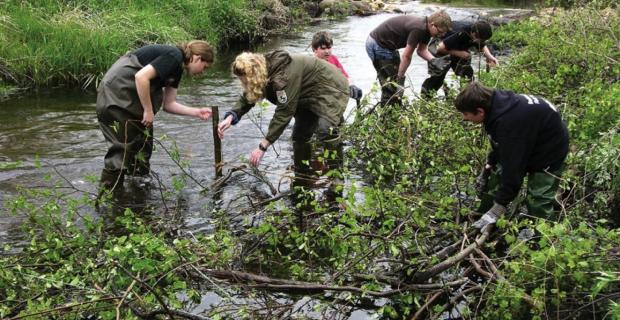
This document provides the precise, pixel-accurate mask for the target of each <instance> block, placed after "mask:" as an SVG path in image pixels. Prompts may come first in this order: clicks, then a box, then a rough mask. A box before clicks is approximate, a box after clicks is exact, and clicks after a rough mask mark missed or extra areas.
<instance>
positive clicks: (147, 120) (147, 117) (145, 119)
mask: <svg viewBox="0 0 620 320" xmlns="http://www.w3.org/2000/svg"><path fill="white" fill-rule="evenodd" d="M154 119H155V114H154V113H153V111H151V112H149V111H146V110H145V111H144V113H143V114H142V121H141V122H142V124H143V125H144V126H145V127H150V126H152V125H153V120H154Z"/></svg>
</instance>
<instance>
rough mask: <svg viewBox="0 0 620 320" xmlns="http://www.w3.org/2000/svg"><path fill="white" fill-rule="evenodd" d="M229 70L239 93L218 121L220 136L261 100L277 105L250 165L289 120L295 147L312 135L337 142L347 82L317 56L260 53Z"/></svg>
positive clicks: (241, 59)
mask: <svg viewBox="0 0 620 320" xmlns="http://www.w3.org/2000/svg"><path fill="white" fill-rule="evenodd" d="M232 71H233V73H234V74H235V75H236V76H238V77H239V80H240V81H241V84H242V86H243V94H242V95H241V97H240V98H239V101H238V102H237V104H236V106H235V107H234V108H233V109H232V110H231V111H228V112H226V113H225V115H224V120H222V121H221V122H220V123H219V126H218V133H219V136H220V138H223V137H224V131H226V130H227V129H228V128H230V126H231V125H234V124H237V123H238V122H239V120H240V119H241V117H242V116H243V115H244V114H246V113H247V112H248V111H249V110H250V109H251V108H252V107H253V106H254V105H255V104H256V102H258V101H259V100H261V99H263V98H266V99H267V100H269V101H270V102H271V103H273V104H275V105H276V110H275V112H274V115H273V118H272V119H271V121H270V123H269V130H268V132H267V135H265V137H263V138H262V139H261V140H260V141H259V143H258V147H257V148H256V149H254V150H253V151H252V152H251V153H250V163H251V164H252V165H253V166H258V164H259V163H260V161H261V159H262V158H263V155H264V154H265V152H266V151H267V148H269V146H270V145H272V144H273V143H274V142H275V141H276V140H277V139H278V138H279V137H280V135H281V134H282V132H283V131H284V129H285V128H286V126H287V125H288V123H289V122H290V121H291V120H292V119H293V118H295V126H294V127H293V136H292V139H293V142H294V143H306V142H308V141H309V140H310V139H311V138H312V136H313V135H314V134H315V133H316V134H317V138H318V140H320V141H323V142H327V143H330V142H331V143H340V141H339V138H340V136H339V134H338V127H339V126H340V124H341V122H342V120H343V117H342V115H343V113H344V111H345V109H346V106H347V102H348V99H349V82H348V80H347V78H346V77H345V76H344V75H343V74H342V73H341V72H340V70H338V69H337V68H336V67H334V66H333V65H331V64H329V63H328V62H327V61H324V60H322V59H317V58H315V57H310V56H306V55H290V54H289V53H287V52H285V51H282V50H276V51H273V52H270V53H267V54H264V55H263V54H256V53H248V52H245V53H242V54H240V55H239V56H237V58H236V59H235V61H234V62H233V64H232Z"/></svg>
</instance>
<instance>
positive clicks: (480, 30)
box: [422, 20, 498, 97]
mask: <svg viewBox="0 0 620 320" xmlns="http://www.w3.org/2000/svg"><path fill="white" fill-rule="evenodd" d="M492 35H493V30H492V28H491V25H490V24H489V23H488V22H486V21H484V20H479V21H476V22H466V21H454V22H453V24H452V30H450V31H448V33H446V35H445V36H444V37H443V38H433V39H432V40H431V45H429V47H433V46H434V48H429V50H430V51H431V53H433V54H434V55H435V56H437V57H440V58H438V59H437V60H440V61H441V63H434V64H433V63H429V64H428V73H429V75H430V77H429V78H427V79H426V80H424V83H422V95H423V96H424V97H430V96H431V95H432V93H433V92H436V91H437V90H439V88H441V86H442V85H443V82H444V79H445V78H446V74H448V71H450V69H452V70H453V71H454V73H455V74H456V75H457V76H459V77H465V78H466V79H467V80H469V81H471V80H472V79H473V77H474V69H473V68H472V66H471V53H470V52H469V49H470V48H472V47H473V48H476V49H477V50H478V51H479V52H482V53H483V55H484V56H485V58H486V60H487V63H488V64H489V65H497V64H498V61H497V59H496V58H495V57H494V56H493V54H492V53H491V50H489V48H488V47H487V46H486V41H487V40H489V39H490V38H491V36H492Z"/></svg>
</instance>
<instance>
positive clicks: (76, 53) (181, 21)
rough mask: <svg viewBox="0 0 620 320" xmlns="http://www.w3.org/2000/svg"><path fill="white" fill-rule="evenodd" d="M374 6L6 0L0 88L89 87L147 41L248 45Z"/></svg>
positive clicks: (1, 18)
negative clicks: (121, 57)
mask: <svg viewBox="0 0 620 320" xmlns="http://www.w3.org/2000/svg"><path fill="white" fill-rule="evenodd" d="M354 3H355V4H354ZM376 10H380V9H379V8H374V7H373V6H372V5H370V4H366V3H363V2H361V1H355V2H351V4H349V2H348V1H331V2H330V1H321V2H320V3H319V2H301V1H292V2H287V5H284V4H283V3H282V2H280V1H279V0H262V1H246V0H233V1H217V0H209V1H198V0H183V1H175V2H173V3H171V2H169V1H145V2H143V1H92V0H83V1H72V2H59V1H37V2H30V3H29V2H23V1H17V0H15V1H4V2H3V4H2V6H1V7H0V22H1V23H0V96H2V95H7V94H9V93H11V92H14V90H13V89H14V88H15V87H19V88H26V89H30V88H37V87H55V86H80V87H82V88H84V89H92V88H94V87H95V85H96V84H97V83H98V81H99V79H100V78H101V77H102V75H103V73H104V72H105V70H107V68H108V67H109V66H110V65H111V64H112V63H113V62H114V61H115V60H116V59H117V58H118V57H119V56H120V55H122V54H123V53H125V52H127V51H129V50H132V49H135V48H138V47H140V46H142V45H144V44H148V43H179V42H184V41H188V40H191V39H203V40H207V41H209V42H210V43H211V44H214V45H215V46H216V47H218V48H219V49H222V50H225V49H227V48H229V47H239V46H241V47H246V46H249V45H250V44H252V43H256V42H260V41H262V40H263V39H265V38H267V37H269V36H270V35H272V34H282V33H287V32H291V31H293V30H294V28H297V27H299V26H303V25H305V24H307V23H308V22H309V21H310V20H311V19H313V18H317V17H319V16H344V15H351V14H364V15H366V14H372V13H374V12H375V11H376Z"/></svg>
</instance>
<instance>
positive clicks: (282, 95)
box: [276, 90, 288, 103]
mask: <svg viewBox="0 0 620 320" xmlns="http://www.w3.org/2000/svg"><path fill="white" fill-rule="evenodd" d="M276 96H277V97H278V103H287V102H288V97H287V96H286V91H284V90H279V91H276Z"/></svg>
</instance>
